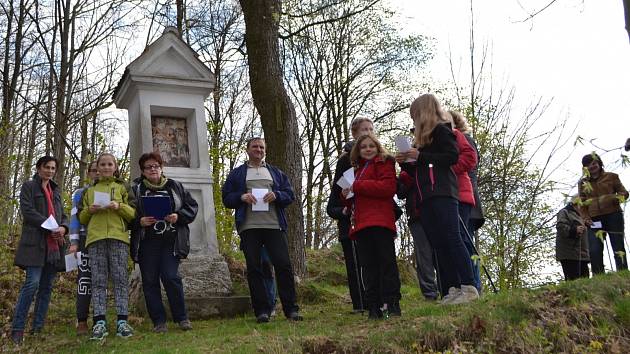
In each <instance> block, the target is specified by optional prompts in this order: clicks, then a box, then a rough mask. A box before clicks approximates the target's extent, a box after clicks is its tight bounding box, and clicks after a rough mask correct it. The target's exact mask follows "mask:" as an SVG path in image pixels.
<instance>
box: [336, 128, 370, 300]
mask: <svg viewBox="0 0 630 354" xmlns="http://www.w3.org/2000/svg"><path fill="white" fill-rule="evenodd" d="M350 132H351V133H352V138H353V139H356V138H358V137H359V136H361V135H365V134H368V133H372V132H374V124H373V123H372V120H371V119H370V118H366V117H358V118H355V119H353V120H352V122H351V123H350ZM353 145H354V140H352V141H350V142H348V143H346V144H345V145H344V147H343V153H342V154H341V155H340V156H339V160H337V165H336V167H335V177H334V181H333V182H334V184H333V186H332V188H331V191H330V196H329V197H328V204H327V205H326V212H327V213H328V216H330V217H331V218H333V219H335V220H337V228H338V229H339V243H341V247H342V249H343V258H344V260H345V263H346V275H347V277H348V289H349V290H350V299H351V300H352V310H353V311H354V312H362V311H363V310H365V309H367V304H366V303H365V289H363V286H362V285H361V284H362V283H363V282H362V277H361V271H360V269H359V268H360V267H359V265H358V264H357V263H358V256H357V254H356V252H355V248H354V244H353V242H352V240H350V237H349V236H348V233H349V231H350V210H349V209H348V208H347V207H346V206H345V205H344V203H343V201H342V199H341V187H340V186H339V185H337V181H338V180H339V179H340V178H341V176H342V175H343V173H344V172H345V171H346V170H348V169H349V168H351V167H352V164H351V163H350V150H352V146H353Z"/></svg>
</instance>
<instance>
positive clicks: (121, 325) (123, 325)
mask: <svg viewBox="0 0 630 354" xmlns="http://www.w3.org/2000/svg"><path fill="white" fill-rule="evenodd" d="M116 335H117V336H119V337H122V338H129V337H131V336H133V328H131V326H130V325H129V323H127V321H125V320H118V322H117V326H116Z"/></svg>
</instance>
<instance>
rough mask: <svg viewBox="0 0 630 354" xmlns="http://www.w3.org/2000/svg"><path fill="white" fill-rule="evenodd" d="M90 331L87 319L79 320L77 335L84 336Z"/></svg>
mask: <svg viewBox="0 0 630 354" xmlns="http://www.w3.org/2000/svg"><path fill="white" fill-rule="evenodd" d="M87 332H88V325H87V321H79V322H77V336H84V335H86V334H87Z"/></svg>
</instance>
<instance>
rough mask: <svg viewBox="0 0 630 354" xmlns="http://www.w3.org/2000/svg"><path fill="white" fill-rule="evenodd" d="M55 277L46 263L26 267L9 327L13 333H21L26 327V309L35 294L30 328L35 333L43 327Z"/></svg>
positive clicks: (52, 270)
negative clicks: (39, 265) (40, 265)
mask: <svg viewBox="0 0 630 354" xmlns="http://www.w3.org/2000/svg"><path fill="white" fill-rule="evenodd" d="M56 275H57V271H56V270H55V267H54V265H52V264H48V263H46V265H44V266H43V267H26V279H25V280H24V284H22V288H21V289H20V295H18V301H17V304H16V305H15V315H14V316H13V324H12V325H11V329H12V330H13V331H23V330H24V328H25V327H26V318H27V317H28V309H29V308H30V307H31V303H32V302H33V297H34V296H35V293H37V296H36V297H35V311H34V318H33V325H32V327H31V328H32V329H33V330H36V331H37V330H41V329H42V327H44V319H46V313H47V312H48V305H49V304H50V294H51V293H52V287H53V284H54V282H55V276H56Z"/></svg>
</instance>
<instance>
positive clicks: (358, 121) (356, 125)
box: [350, 117, 374, 136]
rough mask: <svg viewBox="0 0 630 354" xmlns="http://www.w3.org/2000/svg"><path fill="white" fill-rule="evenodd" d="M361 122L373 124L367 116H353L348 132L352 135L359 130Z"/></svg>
mask: <svg viewBox="0 0 630 354" xmlns="http://www.w3.org/2000/svg"><path fill="white" fill-rule="evenodd" d="M363 122H370V123H371V124H372V125H374V122H373V121H372V120H371V119H370V118H368V117H357V118H354V119H353V120H352V122H350V132H351V133H352V135H353V136H354V134H355V133H356V132H357V131H358V130H359V126H360V125H361V123H363Z"/></svg>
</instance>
